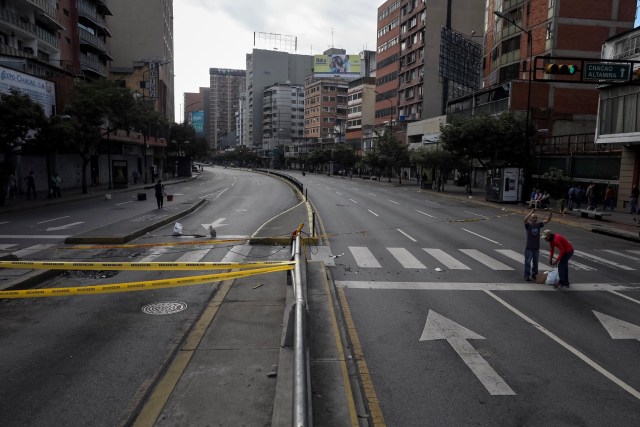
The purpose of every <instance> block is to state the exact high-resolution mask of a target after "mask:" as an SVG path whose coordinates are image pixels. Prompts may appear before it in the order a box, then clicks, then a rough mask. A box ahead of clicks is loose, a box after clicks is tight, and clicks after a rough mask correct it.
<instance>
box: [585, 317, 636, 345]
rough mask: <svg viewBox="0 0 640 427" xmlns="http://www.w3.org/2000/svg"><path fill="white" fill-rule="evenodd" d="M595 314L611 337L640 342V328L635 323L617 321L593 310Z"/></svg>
mask: <svg viewBox="0 0 640 427" xmlns="http://www.w3.org/2000/svg"><path fill="white" fill-rule="evenodd" d="M593 314H595V315H596V317H597V318H598V320H599V321H600V323H602V326H604V328H605V329H606V330H607V332H609V335H610V336H611V338H613V339H614V340H638V341H640V326H637V325H634V324H633V323H629V322H625V321H624V320H620V319H616V318H615V317H611V316H608V315H606V314H602V313H598V312H597V311H595V310H593Z"/></svg>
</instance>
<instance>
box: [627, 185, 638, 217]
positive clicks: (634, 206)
mask: <svg viewBox="0 0 640 427" xmlns="http://www.w3.org/2000/svg"><path fill="white" fill-rule="evenodd" d="M638 196H640V190H638V185H637V184H634V185H633V187H632V188H631V197H630V198H629V206H630V208H631V213H632V214H637V213H638Z"/></svg>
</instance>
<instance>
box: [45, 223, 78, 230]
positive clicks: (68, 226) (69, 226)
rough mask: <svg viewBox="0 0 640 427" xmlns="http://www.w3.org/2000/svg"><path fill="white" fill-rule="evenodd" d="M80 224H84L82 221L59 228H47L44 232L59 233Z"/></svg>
mask: <svg viewBox="0 0 640 427" xmlns="http://www.w3.org/2000/svg"><path fill="white" fill-rule="evenodd" d="M80 224H84V221H80V222H72V223H70V224H65V225H61V226H59V227H47V229H46V230H45V231H60V230H66V229H68V228H71V227H75V226H76V225H80Z"/></svg>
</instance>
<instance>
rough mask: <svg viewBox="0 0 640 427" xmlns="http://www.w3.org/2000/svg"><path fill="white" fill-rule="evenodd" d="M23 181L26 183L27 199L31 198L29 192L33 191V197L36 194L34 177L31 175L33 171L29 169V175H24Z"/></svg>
mask: <svg viewBox="0 0 640 427" xmlns="http://www.w3.org/2000/svg"><path fill="white" fill-rule="evenodd" d="M24 181H25V182H26V183H27V200H29V199H31V193H33V198H34V199H35V198H36V197H37V196H36V178H35V176H34V175H33V171H29V175H27V176H25V177H24Z"/></svg>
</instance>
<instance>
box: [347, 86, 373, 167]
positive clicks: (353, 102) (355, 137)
mask: <svg viewBox="0 0 640 427" xmlns="http://www.w3.org/2000/svg"><path fill="white" fill-rule="evenodd" d="M375 99H376V78H375V77H363V78H361V79H357V80H353V81H351V82H349V91H348V98H347V130H346V132H347V133H346V135H347V138H346V142H347V144H348V145H349V146H350V147H352V148H353V149H354V150H355V151H356V153H357V154H358V155H362V154H363V152H366V151H369V150H370V149H371V148H372V146H371V143H372V141H373V135H374V123H375Z"/></svg>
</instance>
